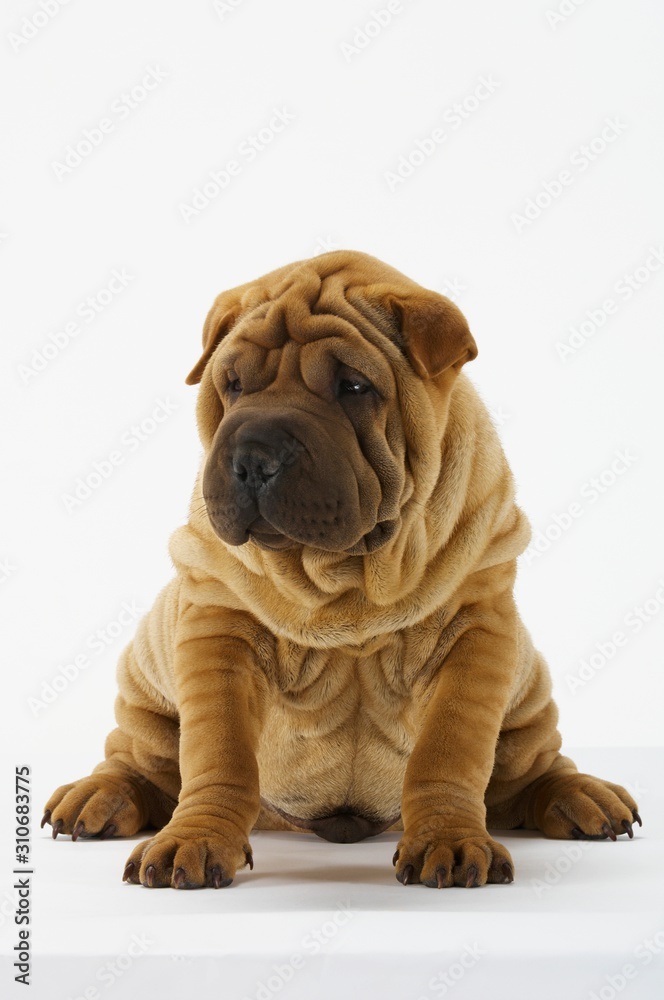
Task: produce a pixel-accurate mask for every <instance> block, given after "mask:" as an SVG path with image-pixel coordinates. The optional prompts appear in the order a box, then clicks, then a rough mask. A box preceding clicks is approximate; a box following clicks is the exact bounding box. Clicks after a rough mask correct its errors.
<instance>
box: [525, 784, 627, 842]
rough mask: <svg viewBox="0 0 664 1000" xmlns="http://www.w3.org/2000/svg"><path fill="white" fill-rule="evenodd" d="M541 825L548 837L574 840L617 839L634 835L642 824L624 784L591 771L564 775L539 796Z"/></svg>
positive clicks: (537, 814) (539, 819)
mask: <svg viewBox="0 0 664 1000" xmlns="http://www.w3.org/2000/svg"><path fill="white" fill-rule="evenodd" d="M536 817H537V826H538V827H539V829H540V830H542V832H543V833H545V834H546V836H547V837H556V838H565V839H574V840H616V839H617V838H618V837H619V836H620V835H621V834H623V833H626V834H627V836H628V837H630V838H631V837H633V836H634V832H633V826H632V825H633V824H634V823H638V824H639V826H640V825H641V817H640V816H639V813H638V808H637V805H636V802H635V801H634V799H633V798H632V796H631V795H630V794H629V792H627V791H626V790H625V789H624V788H623V787H622V786H621V785H614V784H612V783H611V782H609V781H603V780H602V779H601V778H593V777H592V776H591V775H589V774H577V773H574V774H564V775H561V776H560V777H558V778H556V777H554V776H552V778H551V781H550V782H549V783H547V784H546V785H545V786H544V788H543V789H542V790H541V791H540V792H539V793H538V795H537V806H536Z"/></svg>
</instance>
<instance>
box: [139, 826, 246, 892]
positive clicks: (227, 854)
mask: <svg viewBox="0 0 664 1000" xmlns="http://www.w3.org/2000/svg"><path fill="white" fill-rule="evenodd" d="M245 865H249V867H250V868H253V867H254V862H253V857H252V853H251V846H250V845H249V844H248V843H247V842H246V841H241V840H238V839H237V838H235V837H233V835H231V834H229V835H225V834H222V833H219V832H215V831H213V830H212V829H210V830H209V831H208V832H204V831H203V832H202V831H200V830H195V831H192V830H191V829H189V830H187V829H183V828H178V826H177V825H176V824H174V823H169V824H168V826H166V827H164V829H163V830H162V831H161V832H160V833H158V834H157V836H156V837H152V839H151V840H144V841H143V842H142V843H140V844H137V846H136V847H135V848H134V850H133V851H132V853H131V855H130V856H129V860H128V861H127V864H126V865H125V870H124V874H123V876H122V878H123V880H124V881H125V882H131V883H132V884H134V885H138V884H139V883H140V884H141V885H144V886H147V888H149V889H162V888H166V887H168V886H170V887H172V888H173V889H202V888H204V887H208V888H210V889H223V888H224V887H225V886H227V885H230V884H231V882H232V881H233V876H234V875H235V872H236V871H237V869H238V868H243V867H244V866H245Z"/></svg>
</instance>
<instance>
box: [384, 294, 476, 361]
mask: <svg viewBox="0 0 664 1000" xmlns="http://www.w3.org/2000/svg"><path fill="white" fill-rule="evenodd" d="M382 304H383V306H385V307H387V308H388V309H389V311H390V312H391V314H392V316H393V317H394V319H395V320H396V322H397V325H398V327H399V331H400V334H401V345H400V346H401V348H402V350H403V352H404V354H405V355H406V357H407V358H408V360H409V361H410V363H411V365H412V366H413V368H414V369H415V371H416V372H417V374H418V375H419V376H420V377H421V378H425V379H428V378H435V376H436V375H440V374H441V373H442V372H444V371H446V370H447V369H448V368H454V369H456V371H459V370H460V369H461V367H462V366H463V365H464V364H465V363H466V362H467V361H472V360H473V358H476V357H477V344H476V343H475V340H474V338H473V335H472V333H471V332H470V330H469V328H468V323H467V322H466V318H465V316H464V315H463V313H462V312H461V310H460V309H458V308H457V306H455V304H454V302H452V301H451V300H450V299H448V298H446V297H445V296H444V295H438V294H437V292H430V291H427V290H426V289H424V288H423V289H422V290H421V291H420V290H419V289H418V290H417V291H416V292H408V293H407V294H405V295H400V294H399V293H398V292H394V291H390V292H387V293H386V294H385V295H384V297H383V300H382Z"/></svg>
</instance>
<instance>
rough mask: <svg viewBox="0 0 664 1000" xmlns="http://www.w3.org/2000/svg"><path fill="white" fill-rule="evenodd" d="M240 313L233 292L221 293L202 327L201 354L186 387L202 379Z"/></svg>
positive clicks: (240, 307) (187, 378)
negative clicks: (218, 346)
mask: <svg viewBox="0 0 664 1000" xmlns="http://www.w3.org/2000/svg"><path fill="white" fill-rule="evenodd" d="M241 312H242V306H241V303H240V299H239V297H238V296H237V294H235V292H222V293H221V295H218V296H217V298H216V299H215V300H214V304H213V306H212V308H211V309H210V311H209V313H208V314H207V317H206V319H205V323H204V325H203V353H202V354H201V356H200V358H199V359H198V361H197V362H196V364H195V365H194V367H193V368H192V370H191V371H190V372H189V374H188V375H187V377H186V379H185V382H186V383H187V385H197V384H198V383H199V382H200V380H201V379H202V378H203V372H204V371H205V366H206V365H207V363H208V361H209V360H210V358H211V357H212V355H213V354H214V352H215V349H216V347H217V344H219V342H220V341H221V340H223V338H224V337H225V336H226V334H227V333H228V332H229V330H230V329H231V327H232V326H233V324H234V323H235V321H236V320H237V318H238V316H239V315H240V313H241Z"/></svg>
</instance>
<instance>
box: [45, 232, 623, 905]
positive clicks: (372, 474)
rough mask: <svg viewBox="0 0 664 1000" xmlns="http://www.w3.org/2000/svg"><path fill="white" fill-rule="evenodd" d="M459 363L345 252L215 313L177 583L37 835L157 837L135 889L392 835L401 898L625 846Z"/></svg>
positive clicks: (505, 470)
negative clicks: (526, 604)
mask: <svg viewBox="0 0 664 1000" xmlns="http://www.w3.org/2000/svg"><path fill="white" fill-rule="evenodd" d="M476 354H477V347H476V345H475V341H474V339H473V337H472V335H471V333H470V330H469V328H468V325H467V323H466V320H465V318H464V317H463V315H462V314H461V312H460V311H459V309H458V308H457V307H456V306H455V305H454V304H453V303H452V302H451V301H450V300H449V299H447V298H444V297H443V296H442V295H439V294H437V293H435V292H432V291H428V290H426V289H425V288H423V287H421V286H420V285H418V284H416V283H415V282H414V281H411V280H410V279H408V278H406V277H404V276H403V275H402V274H400V273H399V272H398V271H396V270H394V269H393V268H391V267H388V266H387V265H385V264H383V263H381V262H380V261H379V260H376V259H375V258H373V257H369V256H367V255H365V254H362V253H356V252H347V251H339V252H333V253H328V254H324V255H322V256H319V257H315V258H313V259H311V260H304V261H298V262H297V263H295V264H291V265H289V266H287V267H282V268H280V269H279V270H276V271H273V272H272V273H270V274H267V275H265V276H264V277H262V278H259V279H257V280H256V281H251V282H249V283H248V284H245V285H240V286H239V287H237V288H234V289H231V290H230V291H227V292H223V293H222V294H221V295H219V297H218V298H217V299H216V301H215V302H214V304H213V306H212V308H211V310H210V312H209V314H208V316H207V319H206V322H205V326H204V331H203V354H202V356H201V358H200V360H199V361H198V363H197V364H196V366H195V367H194V369H193V371H192V372H191V373H190V375H189V376H188V378H187V382H188V383H189V384H195V383H199V382H200V389H199V394H198V401H197V422H198V426H199V431H200V437H201V441H202V444H203V448H204V455H203V461H202V465H201V469H200V473H199V476H198V479H197V482H196V484H195V487H194V491H193V496H192V500H191V507H190V511H189V518H188V522H187V523H186V525H184V526H183V527H180V528H178V529H177V530H176V531H175V532H174V534H173V535H172V538H171V542H170V553H171V557H172V559H173V562H174V565H175V570H176V575H175V577H174V579H172V580H171V582H170V583H169V584H168V585H167V586H166V587H165V588H164V589H163V590H162V591H161V593H160V594H159V596H158V597H157V598H156V601H155V603H154V606H153V607H152V609H151V610H150V612H149V613H148V614H147V615H146V616H145V617H144V618H143V620H142V621H141V622H140V624H139V626H138V629H137V632H136V635H135V637H134V639H133V641H132V643H131V644H130V645H129V646H128V647H127V648H126V649H125V650H124V652H123V654H122V656H121V659H120V662H119V666H118V685H119V693H118V696H117V700H116V705H115V715H116V720H117V728H116V729H114V730H113V731H112V732H111V733H110V735H109V736H108V737H107V740H106V745H105V760H104V761H103V762H102V763H100V764H99V765H98V766H97V767H95V769H94V771H93V772H92V774H91V775H89V776H87V777H83V778H80V779H79V780H77V781H74V782H73V783H71V784H66V785H63V786H61V787H60V788H58V789H57V791H56V792H55V793H54V794H53V795H52V796H51V798H50V799H49V801H48V802H47V804H46V812H45V816H44V820H43V822H47V823H50V824H51V826H52V828H53V830H52V832H53V836H54V837H57V835H58V834H59V833H64V834H71V837H72V840H76V839H78V838H79V837H131V836H133V835H134V834H136V833H137V831H139V830H141V829H143V828H151V829H152V830H153V831H154V830H156V833H155V835H154V836H152V837H151V838H150V839H149V840H146V841H142V842H140V843H137V844H136V846H135V847H134V850H133V851H132V852H131V855H130V857H129V859H128V861H127V864H126V867H125V869H124V876H123V877H124V879H125V881H127V882H130V883H135V884H142V885H144V886H148V887H150V888H153V887H154V888H157V887H160V886H172V887H174V888H177V889H191V888H196V887H202V886H209V887H214V888H220V887H222V886H227V885H229V884H230V883H231V882H232V880H233V877H234V876H235V873H236V871H237V869H238V868H241V867H244V866H246V865H249V867H253V858H252V850H251V846H250V843H249V836H250V832H251V830H252V829H258V830H299V831H309V832H312V833H315V834H317V835H318V836H319V837H323V838H325V839H326V840H328V841H335V842H338V843H347V842H352V841H357V840H361V839H363V838H365V837H371V836H374V835H376V834H379V833H381V832H383V831H386V830H388V831H400V832H401V836H400V840H399V842H398V846H397V850H396V853H395V854H394V858H393V863H394V865H395V866H396V877H397V879H398V880H399V881H400V882H401V883H403V884H404V885H408V884H412V883H418V882H419V883H422V884H424V885H426V886H432V887H437V888H444V887H448V886H464V887H468V888H470V887H473V886H480V885H484V884H486V883H505V882H511V881H512V879H513V876H514V868H513V863H512V859H511V857H510V854H509V852H508V851H507V850H506V848H505V847H503V845H502V844H500V843H499V842H498V841H496V840H494V839H493V837H492V836H490V835H489V833H488V832H487V827H489V828H490V829H494V828H502V829H514V828H516V827H522V828H526V829H531V830H540V831H542V832H543V833H544V834H545V835H546V836H548V837H560V838H570V837H571V838H584V839H590V840H602V839H605V838H609V839H610V840H615V839H616V837H617V836H618V835H620V834H627V835H628V836H630V837H631V836H632V832H633V831H632V823H634V822H635V821H636V822H639V823H640V822H641V820H640V818H639V814H638V812H637V804H636V802H635V801H634V800H633V799H632V797H631V796H630V795H629V794H628V793H627V792H626V791H625V789H624V788H622V787H621V786H620V785H616V784H611V783H610V782H608V781H603V780H601V779H599V778H595V777H591V776H590V775H587V774H581V773H579V771H578V770H577V768H576V766H575V764H574V762H573V761H572V760H570V758H569V757H566V756H563V755H562V754H561V753H560V748H561V737H560V735H559V733H558V730H557V718H558V713H557V709H556V706H555V704H554V702H553V700H552V697H551V681H550V675H549V671H548V668H547V665H546V663H545V661H544V659H543V657H542V655H541V654H540V653H539V652H538V651H537V650H536V649H535V648H534V646H533V643H532V640H531V638H530V635H529V633H528V632H527V630H526V628H525V627H524V625H523V623H522V621H521V618H520V617H519V612H518V610H517V608H516V606H515V602H514V597H513V586H514V581H515V575H516V559H517V556H518V555H519V554H520V553H521V552H523V550H524V548H525V547H526V545H527V544H528V541H529V537H530V528H529V525H528V522H527V520H526V518H525V517H524V515H523V513H522V512H521V510H520V509H519V508H518V506H517V505H516V503H515V488H514V482H513V478H512V474H511V472H510V469H509V467H508V464H507V461H506V459H505V456H504V454H503V451H502V448H501V445H500V442H499V440H498V436H497V434H496V431H495V430H494V427H493V425H492V422H491V419H490V417H489V415H488V413H487V410H486V408H485V406H484V405H483V403H482V402H481V400H480V398H479V397H478V394H477V393H476V391H475V389H474V388H473V386H472V384H471V382H470V381H469V380H468V378H467V377H466V375H465V374H464V373H462V371H461V369H462V368H463V366H464V365H465V363H466V362H468V361H471V360H472V359H473V358H474V357H475V356H476ZM42 825H43V824H42Z"/></svg>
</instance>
